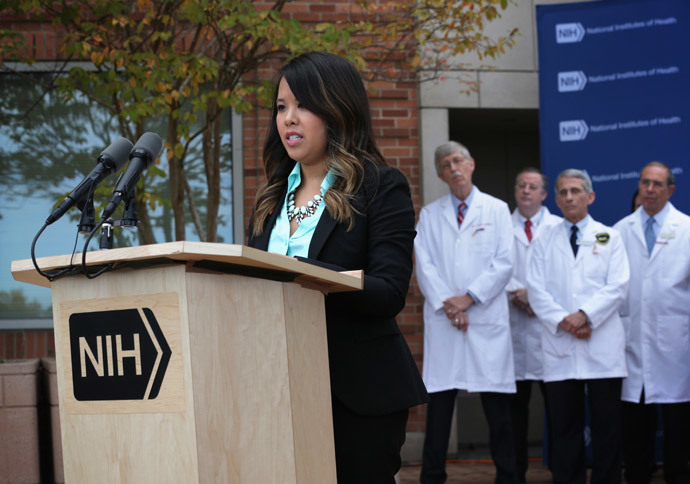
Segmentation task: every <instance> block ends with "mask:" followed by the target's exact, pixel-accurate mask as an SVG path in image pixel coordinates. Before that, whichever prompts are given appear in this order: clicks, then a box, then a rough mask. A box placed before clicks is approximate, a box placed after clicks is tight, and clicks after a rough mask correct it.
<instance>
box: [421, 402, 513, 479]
mask: <svg viewBox="0 0 690 484" xmlns="http://www.w3.org/2000/svg"><path fill="white" fill-rule="evenodd" d="M457 393H458V391H457V390H447V391H444V392H436V393H430V394H429V404H428V406H427V413H426V435H425V437H424V452H423V455H422V471H421V474H420V476H419V479H420V482H422V483H423V484H437V483H443V482H446V479H447V477H448V476H447V474H446V455H447V453H448V439H449V437H450V424H451V421H452V419H453V409H454V408H455V398H456V396H457ZM479 395H480V399H481V402H482V409H483V410H484V415H485V416H486V420H487V422H488V424H489V448H490V450H491V458H492V459H493V461H494V465H495V466H496V481H495V482H496V483H497V484H516V483H517V482H518V479H517V472H516V465H515V438H514V435H513V424H512V419H511V413H510V400H511V398H512V394H510V393H493V392H482V393H480V394H479Z"/></svg>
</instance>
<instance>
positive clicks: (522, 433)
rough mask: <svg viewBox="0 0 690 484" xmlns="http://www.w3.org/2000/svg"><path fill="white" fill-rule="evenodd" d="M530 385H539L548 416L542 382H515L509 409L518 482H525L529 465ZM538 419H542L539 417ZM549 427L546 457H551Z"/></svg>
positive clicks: (547, 430) (548, 428) (548, 430)
mask: <svg viewBox="0 0 690 484" xmlns="http://www.w3.org/2000/svg"><path fill="white" fill-rule="evenodd" d="M532 383H536V384H538V385H539V390H540V391H541V395H542V398H543V399H544V412H545V413H546V415H547V420H548V414H549V410H548V409H549V407H548V405H547V403H546V398H547V397H546V390H545V389H544V382H543V381H537V380H521V381H516V382H515V385H516V387H517V393H515V395H513V397H512V398H511V402H510V409H511V412H512V417H513V429H514V433H515V456H516V461H517V474H518V480H519V481H520V482H525V481H526V476H527V467H528V464H529V460H528V455H527V430H528V429H529V402H530V399H531V397H532ZM538 418H542V415H539V416H538ZM550 429H551V427H550V426H549V425H548V422H547V424H546V435H547V439H546V444H547V446H548V451H547V452H548V455H549V456H551V442H552V441H553V436H552V435H551V433H550Z"/></svg>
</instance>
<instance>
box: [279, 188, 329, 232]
mask: <svg viewBox="0 0 690 484" xmlns="http://www.w3.org/2000/svg"><path fill="white" fill-rule="evenodd" d="M322 201H323V189H321V191H320V192H319V193H317V194H316V195H314V198H313V199H312V200H309V201H308V202H307V204H306V205H304V206H302V207H295V192H294V191H291V192H290V193H288V196H287V216H288V220H289V221H290V222H292V219H293V218H294V219H297V225H299V224H301V223H302V220H304V219H305V218H307V217H311V216H312V215H314V214H315V213H316V209H317V208H319V205H320V204H321V202H322Z"/></svg>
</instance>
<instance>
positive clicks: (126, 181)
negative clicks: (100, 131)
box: [102, 133, 163, 220]
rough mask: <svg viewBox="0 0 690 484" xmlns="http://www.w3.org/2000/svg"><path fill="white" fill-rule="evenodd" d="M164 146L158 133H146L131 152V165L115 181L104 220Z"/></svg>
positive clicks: (104, 211) (104, 212)
mask: <svg viewBox="0 0 690 484" xmlns="http://www.w3.org/2000/svg"><path fill="white" fill-rule="evenodd" d="M162 148H163V140H162V139H161V137H160V136H158V135H157V134H156V133H144V134H142V135H141V138H139V140H138V141H137V144H135V145H134V148H132V152H131V153H130V154H129V160H130V161H129V165H127V169H126V170H125V171H124V172H123V173H122V175H120V178H118V179H117V182H116V183H115V189H114V190H113V196H112V198H111V199H110V201H109V202H108V205H106V206H105V209H104V210H103V215H102V218H103V220H105V219H107V218H109V217H110V216H111V215H112V214H113V212H115V209H116V208H117V206H118V205H119V204H120V202H121V201H122V198H123V197H125V196H127V195H128V194H129V193H130V192H131V191H132V190H134V186H135V185H136V184H137V181H138V180H139V175H141V172H143V171H144V170H145V169H146V168H148V166H149V165H150V164H151V162H153V161H154V160H155V159H156V158H158V155H159V154H160V152H161V149H162Z"/></svg>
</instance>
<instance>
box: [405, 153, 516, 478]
mask: <svg viewBox="0 0 690 484" xmlns="http://www.w3.org/2000/svg"><path fill="white" fill-rule="evenodd" d="M434 161H435V163H436V171H437V173H438V176H439V178H441V180H443V181H444V182H445V183H446V184H448V187H449V188H450V193H449V194H448V195H446V196H444V197H442V198H440V199H438V200H436V201H435V202H433V203H431V204H429V205H427V206H426V207H424V208H423V209H422V211H421V213H420V215H419V223H418V224H417V237H416V239H415V256H416V273H417V281H418V283H419V287H420V289H421V291H422V293H423V294H424V297H425V303H424V366H423V372H422V377H423V378H424V383H425V385H426V387H427V390H428V391H429V393H430V395H429V396H430V402H429V405H428V407H427V426H426V438H425V441H424V454H423V463H422V471H421V475H420V480H421V482H422V483H442V482H445V480H446V472H445V459H446V452H447V449H448V438H449V435H450V424H451V418H452V415H453V408H454V403H455V397H456V395H457V391H458V389H464V390H468V391H470V392H481V394H480V399H481V402H482V407H483V409H484V414H485V415H486V418H487V421H488V424H489V446H490V449H491V455H492V458H493V460H494V464H495V466H496V482H497V483H500V484H502V483H511V484H514V483H517V473H516V468H515V442H514V435H513V429H512V422H511V417H510V398H511V394H513V393H515V372H514V369H513V351H512V342H511V337H510V323H509V320H508V298H507V295H506V292H505V286H506V284H507V283H508V281H509V279H510V275H511V272H512V266H513V231H512V224H511V221H510V211H509V210H508V206H507V205H506V204H505V203H504V202H502V201H501V200H498V199H496V198H494V197H492V196H489V195H487V194H485V193H482V192H480V191H479V189H478V188H477V187H475V186H474V185H473V184H472V173H473V171H474V166H475V162H474V160H473V159H472V157H471V156H470V153H469V151H468V150H467V148H465V147H464V146H463V145H461V144H459V143H456V142H454V141H451V142H449V143H446V144H444V145H441V146H439V147H438V148H437V149H436V153H435V159H434Z"/></svg>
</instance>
